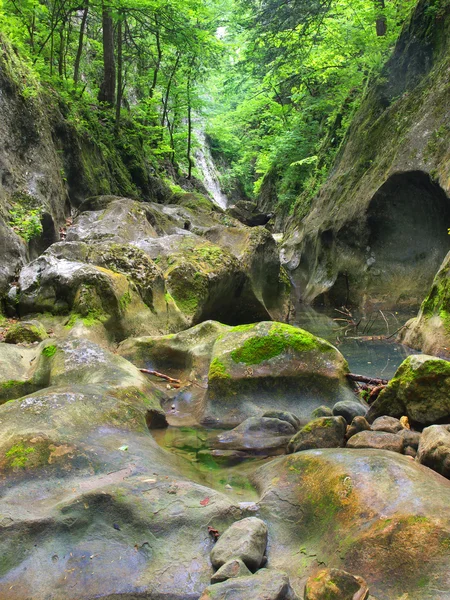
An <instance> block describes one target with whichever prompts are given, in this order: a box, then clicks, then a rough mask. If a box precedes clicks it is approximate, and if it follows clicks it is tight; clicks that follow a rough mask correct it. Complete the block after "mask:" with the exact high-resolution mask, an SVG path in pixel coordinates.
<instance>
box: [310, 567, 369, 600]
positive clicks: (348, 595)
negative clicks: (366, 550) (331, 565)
mask: <svg viewBox="0 0 450 600" xmlns="http://www.w3.org/2000/svg"><path fill="white" fill-rule="evenodd" d="M368 597H369V588H368V587H367V583H366V582H365V581H364V579H363V578H362V577H359V576H357V575H351V574H350V573H347V572H346V571H342V570H341V569H323V570H322V571H319V572H318V573H316V574H315V575H313V576H311V577H310V578H309V579H308V581H307V583H306V587H305V595H304V599H305V600H366V599H367V598H368Z"/></svg>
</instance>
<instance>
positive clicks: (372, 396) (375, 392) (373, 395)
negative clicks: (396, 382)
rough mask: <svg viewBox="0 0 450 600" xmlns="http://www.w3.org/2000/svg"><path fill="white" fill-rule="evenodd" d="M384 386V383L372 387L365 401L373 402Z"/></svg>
mask: <svg viewBox="0 0 450 600" xmlns="http://www.w3.org/2000/svg"><path fill="white" fill-rule="evenodd" d="M385 388H386V386H385V385H377V386H376V387H374V388H373V389H372V391H371V392H370V394H369V398H368V400H367V403H368V404H373V403H374V402H375V400H376V399H377V398H378V396H379V395H380V392H382V391H383V390H384V389H385Z"/></svg>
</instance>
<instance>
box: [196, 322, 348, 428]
mask: <svg viewBox="0 0 450 600" xmlns="http://www.w3.org/2000/svg"><path fill="white" fill-rule="evenodd" d="M347 371H348V366H347V363H346V361H345V359H344V357H343V356H342V355H341V354H340V352H338V350H336V348H334V347H333V346H332V345H331V344H329V343H328V342H326V341H325V340H322V339H320V338H317V337H315V336H314V335H312V334H311V333H308V332H306V331H304V330H302V329H298V328H296V327H292V326H290V325H285V324H282V323H273V322H261V323H257V324H254V325H242V326H238V327H234V328H233V329H230V330H229V331H227V332H225V333H224V334H223V335H221V336H219V337H218V339H217V341H216V343H215V344H214V348H213V353H212V360H211V364H210V367H209V374H208V386H209V387H208V395H207V404H206V407H205V413H204V416H203V419H202V423H203V424H204V425H208V426H213V427H219V426H222V427H228V428H231V427H235V426H236V425H238V424H239V423H241V422H242V421H243V420H244V419H246V418H247V417H250V416H255V415H258V414H261V410H262V411H266V410H268V409H274V408H276V409H277V410H283V411H289V412H292V413H294V414H295V415H297V417H298V418H300V419H301V420H303V422H306V421H307V420H308V419H309V416H310V414H311V412H312V410H314V408H316V407H317V406H320V405H321V404H324V403H328V404H329V405H332V404H334V403H335V402H336V398H341V399H349V398H352V397H353V393H352V390H351V387H350V385H349V383H348V381H347V378H346V373H347Z"/></svg>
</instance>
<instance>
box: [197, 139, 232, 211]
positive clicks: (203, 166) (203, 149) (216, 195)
mask: <svg viewBox="0 0 450 600" xmlns="http://www.w3.org/2000/svg"><path fill="white" fill-rule="evenodd" d="M195 136H196V138H197V140H198V142H199V144H200V147H199V148H198V149H197V151H196V152H195V161H196V165H197V168H198V169H199V171H200V172H201V173H202V176H203V183H204V185H205V188H206V189H207V190H208V192H209V194H210V195H211V197H212V199H213V201H214V203H215V204H217V205H218V206H220V208H223V209H225V208H227V206H228V198H227V197H226V195H225V194H224V193H223V192H222V190H221V188H220V182H219V173H218V172H217V169H216V166H215V164H214V161H213V158H212V156H211V151H210V149H209V146H208V144H207V143H206V136H205V134H204V132H203V131H200V130H196V131H195Z"/></svg>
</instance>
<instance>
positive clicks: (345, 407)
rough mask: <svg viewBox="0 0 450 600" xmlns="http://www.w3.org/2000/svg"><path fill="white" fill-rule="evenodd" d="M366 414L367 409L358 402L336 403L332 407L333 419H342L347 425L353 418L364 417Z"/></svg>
mask: <svg viewBox="0 0 450 600" xmlns="http://www.w3.org/2000/svg"><path fill="white" fill-rule="evenodd" d="M366 413H367V408H366V407H365V406H364V405H363V404H361V403H360V402H352V401H350V400H348V401H345V402H337V403H336V404H335V405H334V406H333V415H334V416H335V417H344V419H345V420H346V421H347V423H348V424H349V425H350V424H351V422H352V421H353V419H354V418H355V417H365V416H366Z"/></svg>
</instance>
